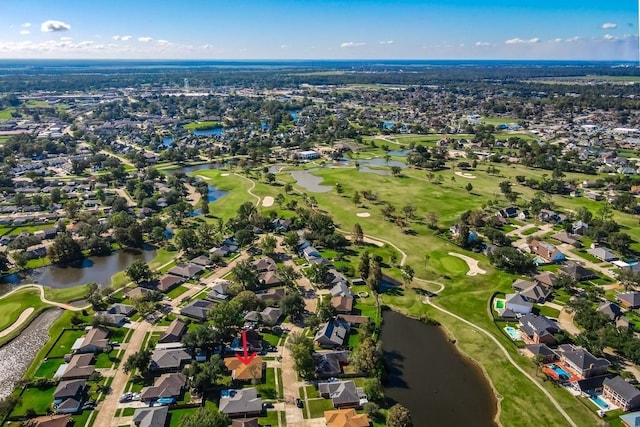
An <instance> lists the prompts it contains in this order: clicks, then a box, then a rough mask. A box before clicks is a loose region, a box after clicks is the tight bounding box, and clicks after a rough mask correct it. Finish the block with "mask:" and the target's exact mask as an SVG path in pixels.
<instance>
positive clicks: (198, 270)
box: [167, 264, 205, 279]
mask: <svg viewBox="0 0 640 427" xmlns="http://www.w3.org/2000/svg"><path fill="white" fill-rule="evenodd" d="M204 270H205V269H204V267H202V266H200V265H197V264H181V265H176V266H175V267H173V268H171V269H170V270H169V271H167V274H173V275H174V276H178V277H182V278H185V279H191V278H193V277H196V276H197V275H199V274H202V273H203V272H204Z"/></svg>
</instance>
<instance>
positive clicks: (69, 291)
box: [44, 284, 89, 302]
mask: <svg viewBox="0 0 640 427" xmlns="http://www.w3.org/2000/svg"><path fill="white" fill-rule="evenodd" d="M88 292H89V285H88V284H85V285H80V286H74V287H72V288H61V289H55V288H49V287H45V288H44V296H45V297H46V298H47V299H48V300H50V301H56V302H71V301H77V300H80V299H83V298H85V297H86V296H87V293H88Z"/></svg>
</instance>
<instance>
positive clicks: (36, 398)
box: [10, 386, 56, 417]
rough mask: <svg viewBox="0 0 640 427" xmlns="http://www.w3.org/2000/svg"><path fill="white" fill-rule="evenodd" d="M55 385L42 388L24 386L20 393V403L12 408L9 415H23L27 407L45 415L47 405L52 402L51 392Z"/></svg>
mask: <svg viewBox="0 0 640 427" xmlns="http://www.w3.org/2000/svg"><path fill="white" fill-rule="evenodd" d="M55 389H56V386H51V387H47V388H43V389H38V388H35V387H30V388H26V389H25V390H24V392H23V393H22V394H21V395H20V398H21V400H20V403H19V404H18V405H16V407H15V408H13V411H12V412H11V415H10V417H20V416H23V415H24V414H25V412H26V410H27V409H29V408H32V409H33V410H35V411H36V414H39V415H46V413H47V411H48V410H49V407H50V406H51V404H52V403H53V392H54V391H55Z"/></svg>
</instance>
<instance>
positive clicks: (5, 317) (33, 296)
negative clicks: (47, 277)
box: [0, 288, 48, 330]
mask: <svg viewBox="0 0 640 427" xmlns="http://www.w3.org/2000/svg"><path fill="white" fill-rule="evenodd" d="M0 304H1V305H2V310H0V330H2V329H5V328H7V327H8V326H10V325H12V324H13V323H14V322H15V321H16V320H18V317H19V316H20V314H21V313H22V312H23V311H24V310H25V309H27V308H29V307H33V308H34V310H35V312H36V313H35V314H37V312H39V311H40V310H41V309H43V308H45V307H47V306H48V305H47V304H45V303H43V302H42V301H41V300H40V291H39V290H37V289H34V288H26V289H21V290H19V291H17V292H14V293H12V294H11V295H9V296H6V297H4V298H2V299H0ZM33 317H35V316H34V315H31V316H29V318H30V319H33ZM28 324H29V322H25V326H26V325H28Z"/></svg>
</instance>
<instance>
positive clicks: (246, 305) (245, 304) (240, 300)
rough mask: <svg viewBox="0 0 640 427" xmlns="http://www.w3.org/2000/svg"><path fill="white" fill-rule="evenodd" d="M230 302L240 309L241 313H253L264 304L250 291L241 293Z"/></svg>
mask: <svg viewBox="0 0 640 427" xmlns="http://www.w3.org/2000/svg"><path fill="white" fill-rule="evenodd" d="M231 301H232V302H233V303H234V304H236V305H237V306H238V307H240V310H242V311H253V310H256V309H258V308H260V307H263V306H264V303H263V302H262V301H260V300H259V299H258V297H257V296H256V294H255V292H252V291H242V292H240V293H238V295H236V296H235V297H233V299H232V300H231Z"/></svg>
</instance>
